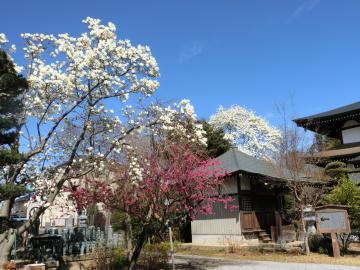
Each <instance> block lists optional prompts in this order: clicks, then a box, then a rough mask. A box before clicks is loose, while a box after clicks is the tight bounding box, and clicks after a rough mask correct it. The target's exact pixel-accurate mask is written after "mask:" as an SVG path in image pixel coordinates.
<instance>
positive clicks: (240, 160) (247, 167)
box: [218, 149, 279, 178]
mask: <svg viewBox="0 0 360 270" xmlns="http://www.w3.org/2000/svg"><path fill="white" fill-rule="evenodd" d="M218 159H219V160H220V162H221V165H222V167H223V168H224V169H226V170H227V172H229V173H233V172H237V171H244V172H248V173H255V174H260V175H263V176H268V177H273V178H279V174H278V173H276V170H275V166H274V165H272V164H271V163H269V162H266V161H264V160H260V159H257V158H255V157H252V156H249V155H247V154H245V153H243V152H241V151H239V150H236V149H231V150H229V151H227V152H226V153H224V154H222V155H220V156H219V157H218Z"/></svg>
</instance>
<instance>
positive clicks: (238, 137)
mask: <svg viewBox="0 0 360 270" xmlns="http://www.w3.org/2000/svg"><path fill="white" fill-rule="evenodd" d="M209 122H210V124H211V125H212V126H214V127H216V128H222V129H223V130H224V132H225V139H228V140H229V141H231V142H232V143H233V144H234V145H236V146H237V147H238V149H239V150H240V151H242V152H244V153H246V154H248V155H251V156H254V157H257V158H270V159H271V158H273V156H274V154H275V153H277V152H278V147H279V144H280V140H281V133H280V131H279V130H278V129H277V128H275V127H272V126H271V125H270V124H269V123H268V122H267V121H266V120H265V119H264V118H262V117H260V116H257V115H256V114H255V113H254V112H252V111H249V110H247V109H245V108H243V107H240V106H238V105H233V106H231V107H230V108H228V109H225V108H223V107H222V106H220V107H219V108H218V110H217V112H216V113H215V114H214V115H212V116H211V117H210V121H209Z"/></svg>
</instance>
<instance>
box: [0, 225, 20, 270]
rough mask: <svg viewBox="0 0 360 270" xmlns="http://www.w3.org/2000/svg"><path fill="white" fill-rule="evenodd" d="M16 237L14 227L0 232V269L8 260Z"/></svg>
mask: <svg viewBox="0 0 360 270" xmlns="http://www.w3.org/2000/svg"><path fill="white" fill-rule="evenodd" d="M15 239H16V233H15V230H14V229H8V230H6V231H5V232H3V233H2V234H0V269H1V270H2V269H3V266H4V264H5V263H6V262H7V261H8V260H9V258H10V253H11V248H12V246H13V244H14V241H15Z"/></svg>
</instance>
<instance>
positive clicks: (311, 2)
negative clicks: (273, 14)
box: [290, 0, 320, 20]
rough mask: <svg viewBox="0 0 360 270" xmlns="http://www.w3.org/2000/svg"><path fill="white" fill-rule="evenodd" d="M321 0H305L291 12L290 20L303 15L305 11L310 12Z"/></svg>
mask: <svg viewBox="0 0 360 270" xmlns="http://www.w3.org/2000/svg"><path fill="white" fill-rule="evenodd" d="M319 3H320V0H305V1H303V2H302V3H301V4H300V5H299V6H298V7H297V8H296V9H295V10H294V11H293V13H292V14H291V16H290V20H295V19H296V18H298V17H299V16H301V15H302V14H303V13H304V12H310V11H311V10H313V9H314V8H315V7H316V6H317V5H318V4H319Z"/></svg>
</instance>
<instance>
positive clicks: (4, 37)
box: [0, 33, 9, 45]
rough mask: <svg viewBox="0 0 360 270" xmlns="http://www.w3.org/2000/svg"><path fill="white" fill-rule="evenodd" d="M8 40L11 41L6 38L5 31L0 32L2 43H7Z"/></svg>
mask: <svg viewBox="0 0 360 270" xmlns="http://www.w3.org/2000/svg"><path fill="white" fill-rule="evenodd" d="M7 42H9V41H8V40H7V38H6V35H5V34H3V33H0V45H2V44H5V43H7Z"/></svg>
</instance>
